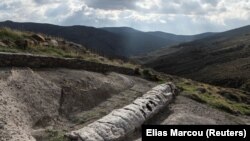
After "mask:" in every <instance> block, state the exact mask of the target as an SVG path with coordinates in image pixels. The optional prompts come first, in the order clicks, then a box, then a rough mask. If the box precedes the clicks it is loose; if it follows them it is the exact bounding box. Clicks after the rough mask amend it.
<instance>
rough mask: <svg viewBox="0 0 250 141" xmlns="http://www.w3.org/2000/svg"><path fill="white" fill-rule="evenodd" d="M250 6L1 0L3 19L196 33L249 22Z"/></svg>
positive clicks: (199, 0)
mask: <svg viewBox="0 0 250 141" xmlns="http://www.w3.org/2000/svg"><path fill="white" fill-rule="evenodd" d="M249 7H250V0H241V1H238V0H189V1H187V0H168V1H166V0H1V3H0V20H2V21H3V20H14V21H21V22H24V21H33V22H48V23H54V24H63V25H74V24H77V25H88V26H97V27H102V26H131V27H134V28H138V29H141V30H162V31H166V32H173V33H177V34H195V33H200V32H206V31H222V30H228V29H230V28H236V27H239V26H243V25H246V24H249V22H250V8H249Z"/></svg>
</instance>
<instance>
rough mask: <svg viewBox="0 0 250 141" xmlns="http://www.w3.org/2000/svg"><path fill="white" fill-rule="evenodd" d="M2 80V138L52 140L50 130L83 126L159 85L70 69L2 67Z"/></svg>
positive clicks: (0, 100) (122, 76) (0, 93)
mask: <svg viewBox="0 0 250 141" xmlns="http://www.w3.org/2000/svg"><path fill="white" fill-rule="evenodd" d="M0 78H1V79H0V140H1V141H18V140H19V141H35V138H36V139H37V140H38V141H43V140H46V141H48V140H52V139H51V137H50V131H51V130H55V131H58V130H60V131H58V132H61V131H62V130H64V131H69V130H72V129H74V128H78V127H80V126H83V125H84V124H86V123H87V122H92V121H93V120H95V119H97V118H100V117H102V116H104V115H106V114H107V113H109V112H110V110H111V109H113V108H116V107H120V106H124V105H126V104H128V103H129V102H130V101H131V100H133V99H135V98H136V97H137V96H139V95H141V94H142V93H144V92H146V91H147V90H149V89H150V88H152V87H153V86H154V85H155V84H154V83H151V82H148V81H146V80H142V79H140V78H134V77H130V76H125V75H120V74H116V73H110V74H100V73H93V72H87V71H83V70H67V69H49V70H48V69H47V70H39V71H37V70H32V69H29V68H12V69H11V68H6V69H3V68H2V69H1V70H0ZM122 92H126V93H122ZM113 96H114V97H113ZM104 101H105V102H104ZM103 102H104V103H103ZM115 102H116V104H115ZM98 107H99V109H100V108H101V110H98ZM91 109H93V110H91ZM96 109H97V110H96ZM82 112H84V114H81V113H82ZM81 115H84V116H85V117H84V118H83V117H82V116H81ZM62 132H63V131H62ZM34 137H35V138H34Z"/></svg>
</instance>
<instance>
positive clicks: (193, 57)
mask: <svg viewBox="0 0 250 141" xmlns="http://www.w3.org/2000/svg"><path fill="white" fill-rule="evenodd" d="M165 51H166V53H162V54H161V55H160V56H157V57H156V59H153V60H150V61H148V62H146V66H149V67H152V68H154V69H156V70H158V71H161V72H165V73H168V74H174V75H179V76H183V77H187V78H191V79H194V80H198V81H202V82H207V83H210V84H215V85H220V86H226V87H232V88H241V89H244V90H248V91H250V75H249V74H250V73H249V72H250V67H249V63H250V26H246V27H242V28H238V29H234V30H230V31H227V32H223V33H219V34H216V35H213V36H210V37H207V38H204V39H200V40H196V41H193V42H189V43H184V44H180V45H177V46H173V47H170V48H167V49H166V50H165Z"/></svg>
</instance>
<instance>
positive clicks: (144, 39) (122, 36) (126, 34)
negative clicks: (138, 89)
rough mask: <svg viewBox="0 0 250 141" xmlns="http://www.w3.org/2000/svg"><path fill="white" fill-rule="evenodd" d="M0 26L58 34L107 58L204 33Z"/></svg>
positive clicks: (137, 53)
mask: <svg viewBox="0 0 250 141" xmlns="http://www.w3.org/2000/svg"><path fill="white" fill-rule="evenodd" d="M0 27H9V28H12V29H17V30H25V31H31V32H38V33H43V34H46V35H51V36H56V37H61V38H64V39H66V40H69V41H72V42H75V43H78V44H81V45H83V46H85V47H87V48H89V49H91V50H93V51H95V52H97V53H100V54H103V55H107V56H110V57H118V56H119V57H131V56H138V55H141V54H146V53H149V52H152V51H155V50H158V49H160V48H162V47H169V46H172V45H176V44H179V43H183V42H187V41H192V40H195V39H197V38H202V37H203V36H204V35H194V36H179V35H172V34H168V33H157V32H155V33H153V32H142V31H138V30H135V29H132V28H128V27H117V28H94V27H87V26H57V25H52V24H40V23H17V22H12V21H6V22H0ZM166 35H167V36H166ZM205 35H208V34H205Z"/></svg>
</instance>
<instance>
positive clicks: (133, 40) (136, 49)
mask: <svg viewBox="0 0 250 141" xmlns="http://www.w3.org/2000/svg"><path fill="white" fill-rule="evenodd" d="M102 29H103V30H105V31H108V32H111V33H114V34H117V36H120V37H121V38H122V46H123V47H124V48H126V51H127V53H128V54H129V56H135V55H141V54H145V53H148V52H152V51H155V50H157V49H159V48H162V47H164V46H171V45H175V44H176V41H174V40H172V39H171V38H163V37H160V36H155V35H152V34H149V33H147V32H142V31H138V30H135V29H132V28H128V27H111V28H102ZM180 42H182V41H180Z"/></svg>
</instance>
